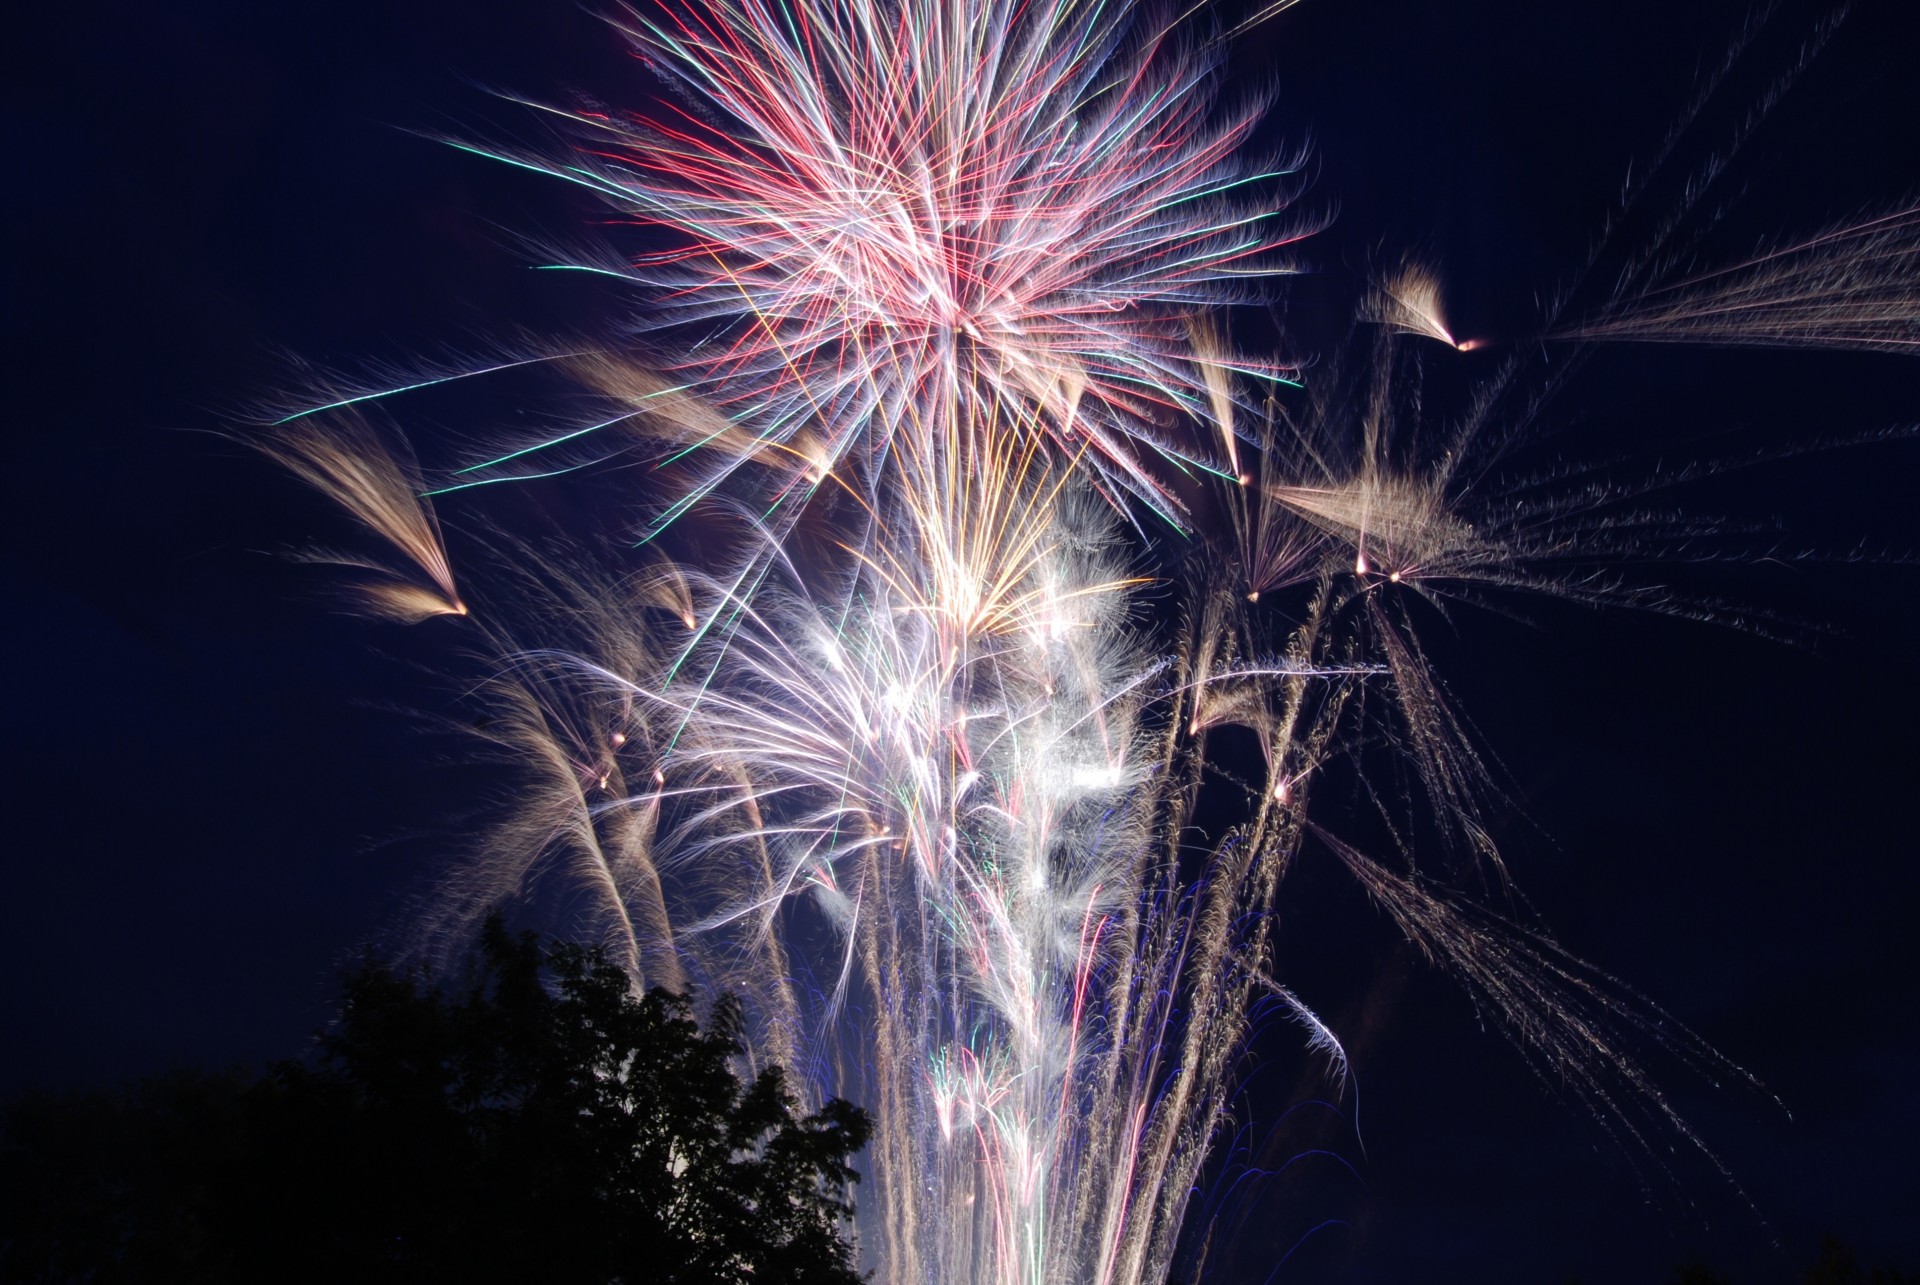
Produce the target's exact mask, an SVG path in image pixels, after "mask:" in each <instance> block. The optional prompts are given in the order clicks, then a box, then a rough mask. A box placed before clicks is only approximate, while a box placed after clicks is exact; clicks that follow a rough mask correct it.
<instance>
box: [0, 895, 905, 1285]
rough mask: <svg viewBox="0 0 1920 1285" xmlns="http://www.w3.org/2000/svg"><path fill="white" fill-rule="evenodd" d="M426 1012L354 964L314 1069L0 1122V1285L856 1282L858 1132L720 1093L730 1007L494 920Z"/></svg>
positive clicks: (413, 989)
mask: <svg viewBox="0 0 1920 1285" xmlns="http://www.w3.org/2000/svg"><path fill="white" fill-rule="evenodd" d="M484 961H485V963H484V967H483V968H482V969H481V970H480V971H479V972H478V974H477V975H476V976H475V977H474V978H473V980H472V982H471V983H470V984H469V985H468V986H466V987H465V988H464V989H462V990H460V991H458V992H457V993H455V994H452V995H449V994H447V993H445V992H443V991H441V990H437V989H435V988H433V987H431V986H427V985H425V984H423V983H422V982H421V981H419V980H418V979H416V978H413V977H408V976H402V975H399V974H396V973H394V972H392V971H391V970H388V969H386V968H383V967H380V966H377V965H369V966H366V967H363V968H362V969H361V970H359V971H358V972H356V973H355V974H354V975H353V976H352V977H351V978H350V979H349V981H348V984H347V988H346V999H345V1004H344V1006H343V1008H342V1011H341V1015H340V1019H339V1021H338V1023H337V1024H336V1026H335V1028H334V1030H333V1031H331V1032H330V1033H329V1034H328V1035H327V1036H325V1037H324V1039H323V1041H322V1057H321V1059H320V1060H319V1062H318V1063H317V1064H316V1065H313V1066H310V1067H309V1066H298V1065H284V1066H280V1067H278V1068H276V1069H275V1070H274V1071H273V1072H272V1073H270V1074H269V1075H268V1076H267V1077H266V1078H265V1079H263V1080H261V1081H260V1082H258V1083H256V1084H253V1085H244V1084H242V1083H241V1082H240V1081H238V1080H236V1079H231V1078H228V1079H221V1078H218V1077H211V1076H200V1077H192V1076H178V1077H174V1078H172V1079H171V1080H168V1081H161V1082H156V1083H155V1084H152V1085H147V1086H142V1087H140V1088H138V1089H136V1090H133V1091H131V1092H128V1093H123V1094H119V1095H95V1096H92V1097H87V1098H81V1099H65V1100H53V1099H45V1098H41V1099H30V1100H23V1101H21V1102H19V1103H16V1104H15V1105H14V1107H13V1108H12V1109H11V1111H10V1113H9V1117H8V1119H7V1121H6V1127H5V1137H4V1143H3V1144H0V1145H3V1146H4V1152H3V1153H0V1155H3V1156H4V1165H5V1170H4V1184H5V1185H4V1188H0V1200H4V1202H5V1210H4V1212H0V1276H4V1279H7V1280H31V1281H93V1282H99V1283H101V1285H107V1283H108V1282H118V1281H126V1282H144V1281H168V1282H185V1281H209V1282H224V1281H264V1280H273V1281H329V1282H334V1281H370V1282H388V1281H391V1282H400V1281H408V1282H414V1281H441V1280H445V1281H455V1280H458V1281H468V1282H470V1281H542V1282H545V1281H551V1282H556V1283H561V1282H593V1283H594V1285H605V1283H607V1282H625V1283H626V1285H638V1282H642V1281H660V1282H701V1283H702V1285H706V1283H707V1282H715V1283H719V1282H743V1283H744V1282H748V1281H751V1282H755V1285H761V1283H764V1282H783V1283H785V1282H791V1283H792V1285H812V1283H814V1282H819V1283H821V1285H850V1283H851V1282H855V1281H857V1280H858V1279H859V1277H858V1275H857V1274H856V1272H855V1270H854V1255H853V1250H852V1247H851V1245H850V1243H849V1241H848V1238H847V1235H846V1226H847V1221H848V1219H849V1218H850V1217H851V1215H852V1204H851V1186H852V1184H853V1183H854V1182H855V1181H857V1175H856V1174H855V1173H854V1172H853V1170H852V1168H851V1167H850V1163H849V1162H850V1160H851V1157H852V1156H853V1154H854V1153H855V1152H856V1151H858V1150H859V1148H860V1147H861V1146H863V1145H864V1144H865V1141H866V1137H867V1131H868V1126H867V1120H866V1117H865V1115H864V1114H863V1113H862V1112H860V1111H859V1110H858V1109H856V1108H854V1107H852V1106H849V1105H848V1104H846V1103H844V1102H840V1101H837V1100H836V1101H833V1102H830V1103H828V1104H827V1105H826V1106H825V1107H824V1108H823V1109H821V1110H820V1111H819V1112H817V1113H815V1114H813V1115H805V1116H803V1115H800V1114H798V1112H797V1108H796V1106H795V1102H794V1099H793V1097H792V1095H791V1094H790V1093H789V1092H788V1090H787V1088H786V1086H785V1083H784V1080H783V1077H782V1074H781V1072H780V1070H779V1069H778V1068H769V1069H767V1070H764V1071H762V1072H760V1073H759V1074H758V1075H757V1076H756V1077H754V1078H753V1079H752V1080H751V1081H750V1082H745V1083H743V1082H742V1080H741V1079H740V1078H739V1076H737V1075H736V1074H735V1071H734V1067H735V1065H736V1063H737V1061H738V1059H739V1056H740V1054H741V1052H742V1050H741V1045H740V1038H741V1035H740V1017H739V1010H738V1008H737V1006H736V1005H734V1004H733V1003H732V1002H730V1001H726V1000H723V1001H721V1002H720V1003H718V1004H716V1005H715V1007H714V1010H713V1012H712V1014H711V1015H710V1017H709V1019H708V1021H707V1025H706V1030H704V1031H702V1030H701V1029H700V1027H699V1026H698V1024H696V1022H695V1021H694V1019H693V1016H692V1012H691V1008H690V1006H689V1005H688V1003H687V1002H686V1001H685V1000H684V999H681V998H679V997H676V996H673V995H670V994H668V993H666V992H663V991H653V992H651V993H649V994H648V995H646V996H644V997H637V996H635V995H634V994H632V992H631V990H630V988H629V986H628V982H627V978H626V975H625V974H624V973H622V972H621V971H620V970H619V969H617V968H614V967H612V966H611V965H609V964H608V963H606V961H605V960H604V959H603V958H602V957H601V956H600V955H599V954H598V953H597V952H595V951H590V950H583V949H581V948H578V947H573V946H558V947H555V948H554V949H552V950H551V951H548V952H544V953H543V952H542V951H541V949H540V948H539V946H538V945H537V944H536V942H535V941H534V939H533V938H531V937H520V938H515V937H511V936H509V935H508V934H507V933H506V932H505V931H504V930H503V929H501V928H500V927H499V925H497V924H494V925H490V926H489V929H488V931H487V935H486V939H485V956H484Z"/></svg>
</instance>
